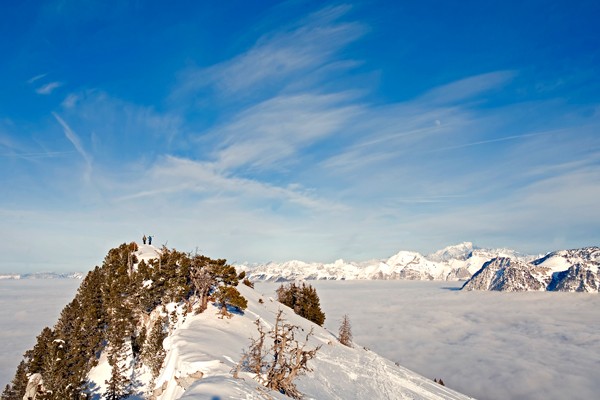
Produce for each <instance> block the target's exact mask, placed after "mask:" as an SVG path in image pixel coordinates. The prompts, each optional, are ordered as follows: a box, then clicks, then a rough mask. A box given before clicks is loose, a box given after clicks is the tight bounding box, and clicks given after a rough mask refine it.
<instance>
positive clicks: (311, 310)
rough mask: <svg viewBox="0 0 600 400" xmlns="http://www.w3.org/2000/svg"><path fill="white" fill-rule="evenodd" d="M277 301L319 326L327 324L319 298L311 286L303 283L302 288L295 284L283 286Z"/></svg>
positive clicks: (279, 290) (280, 288) (278, 292)
mask: <svg viewBox="0 0 600 400" xmlns="http://www.w3.org/2000/svg"><path fill="white" fill-rule="evenodd" d="M277 300H278V301H279V302H280V303H282V304H285V305H286V306H288V307H290V308H291V309H293V310H294V312H295V313H296V314H298V315H300V316H301V317H304V318H306V319H308V320H309V321H312V322H314V323H315V324H317V325H320V326H322V325H323V323H324V322H325V313H323V311H322V310H321V303H320V300H319V296H318V295H317V291H316V289H314V288H313V287H312V286H311V285H307V284H305V283H303V284H302V286H298V285H296V284H295V283H293V282H292V283H290V284H288V285H287V286H284V285H281V286H280V287H279V288H278V289H277Z"/></svg>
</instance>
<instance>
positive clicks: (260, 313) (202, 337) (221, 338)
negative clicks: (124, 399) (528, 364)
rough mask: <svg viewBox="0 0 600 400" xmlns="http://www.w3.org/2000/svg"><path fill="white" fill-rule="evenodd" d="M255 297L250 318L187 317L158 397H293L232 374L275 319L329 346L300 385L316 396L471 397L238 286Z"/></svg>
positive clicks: (172, 340)
mask: <svg viewBox="0 0 600 400" xmlns="http://www.w3.org/2000/svg"><path fill="white" fill-rule="evenodd" d="M238 289H239V291H240V292H241V293H242V295H243V296H244V297H245V298H246V299H247V300H248V308H247V309H246V310H245V312H244V313H243V314H236V315H234V316H233V317H232V318H231V319H221V318H220V317H219V316H218V309H217V307H212V306H211V307H209V309H208V310H206V311H205V312H204V313H202V314H199V315H188V316H187V317H186V319H185V320H184V321H183V322H182V323H181V324H180V325H179V326H178V327H177V328H176V329H175V330H174V331H173V332H172V333H171V334H170V335H169V337H167V339H165V341H164V346H165V349H166V350H167V356H166V358H165V361H164V364H163V369H162V371H161V374H160V375H159V377H158V378H157V379H156V382H155V386H154V390H153V398H154V399H156V400H174V399H189V400H192V399H209V398H227V399H264V398H272V399H289V397H285V396H284V395H282V394H280V393H276V392H273V391H269V390H267V389H265V388H264V387H262V386H260V384H258V383H257V382H256V380H254V379H253V377H252V375H251V374H250V373H242V374H241V375H240V377H241V379H234V378H233V377H232V370H233V369H234V367H235V365H236V364H237V362H238V361H239V359H240V357H241V349H242V348H245V347H247V346H248V345H249V343H250V339H249V338H251V337H256V336H257V331H256V326H255V321H256V320H257V319H259V320H260V321H261V323H262V324H263V325H264V326H266V327H272V326H274V324H275V315H276V314H277V311H278V310H280V309H281V310H283V313H284V317H285V319H286V320H287V321H289V322H290V323H292V324H294V325H297V326H298V327H299V329H300V331H301V332H305V333H306V332H309V331H310V330H311V329H314V336H312V337H311V339H310V340H309V344H308V345H309V346H310V347H316V346H318V345H321V346H322V347H321V349H320V350H319V351H318V352H317V357H316V358H315V359H314V360H311V361H310V362H309V365H310V367H311V368H312V369H313V371H312V372H309V373H308V375H305V376H301V377H300V378H298V380H297V381H296V383H297V387H298V389H299V390H300V391H301V392H302V393H303V394H304V395H305V398H308V399H311V398H312V399H323V400H328V399H357V400H358V399H439V400H442V399H444V400H447V399H450V400H452V399H455V400H460V399H468V398H469V397H468V396H465V395H462V394H460V393H457V392H455V391H453V390H451V389H449V388H446V387H444V386H441V385H439V384H437V383H435V382H433V381H432V380H431V379H429V378H425V377H423V376H420V375H418V374H416V373H414V372H412V371H410V370H408V369H406V368H404V367H401V366H398V365H395V364H394V363H393V362H391V361H389V360H386V359H384V358H383V357H380V356H379V355H377V354H375V353H373V352H372V351H370V350H367V349H365V348H362V347H361V346H360V345H358V344H355V345H354V347H353V348H349V347H346V346H343V345H341V344H340V343H339V342H338V341H337V338H336V337H335V336H334V335H333V334H332V333H331V332H329V331H327V330H326V329H324V328H322V327H320V326H318V325H315V324H313V323H312V322H310V321H308V320H306V319H304V318H302V317H299V316H298V315H296V314H294V312H293V311H292V310H291V309H289V308H288V307H286V306H283V305H282V304H280V303H278V302H277V301H275V300H273V299H272V298H269V297H265V296H264V295H262V294H260V293H258V292H257V291H255V290H253V289H251V288H249V287H247V286H244V285H239V286H238Z"/></svg>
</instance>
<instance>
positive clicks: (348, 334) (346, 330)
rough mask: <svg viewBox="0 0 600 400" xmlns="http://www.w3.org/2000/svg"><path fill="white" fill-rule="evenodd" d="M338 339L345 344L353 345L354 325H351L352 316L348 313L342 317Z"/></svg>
mask: <svg viewBox="0 0 600 400" xmlns="http://www.w3.org/2000/svg"><path fill="white" fill-rule="evenodd" d="M338 340H339V341H340V343H341V344H343V345H344V346H348V347H352V327H351V326H350V318H349V317H348V315H347V314H344V317H343V318H342V324H341V325H340V331H339V336H338Z"/></svg>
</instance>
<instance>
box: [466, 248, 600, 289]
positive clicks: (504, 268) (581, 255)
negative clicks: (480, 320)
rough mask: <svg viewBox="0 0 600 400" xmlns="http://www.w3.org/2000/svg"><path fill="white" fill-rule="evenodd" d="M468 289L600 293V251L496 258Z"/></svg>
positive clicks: (580, 250)
mask: <svg viewBox="0 0 600 400" xmlns="http://www.w3.org/2000/svg"><path fill="white" fill-rule="evenodd" d="M463 289H464V290H497V291H505V292H514V291H538V290H547V291H565V292H591V293H598V292H599V291H600V248H598V247H585V248H581V249H572V250H560V251H555V252H552V253H549V254H547V255H546V256H544V257H541V258H538V259H536V260H531V261H530V262H526V261H525V260H514V259H513V260H511V259H508V258H495V259H493V260H491V261H489V262H487V263H485V264H484V265H483V266H482V268H481V269H480V270H479V271H477V272H476V273H475V274H474V275H473V277H472V278H471V279H470V280H469V281H468V282H466V283H465V284H464V286H463Z"/></svg>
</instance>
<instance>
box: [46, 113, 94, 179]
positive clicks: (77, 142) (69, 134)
mask: <svg viewBox="0 0 600 400" xmlns="http://www.w3.org/2000/svg"><path fill="white" fill-rule="evenodd" d="M52 115H53V116H54V118H55V119H56V121H57V122H58V123H59V124H60V125H61V126H62V128H63V132H64V134H65V137H66V138H67V139H68V140H69V142H71V144H72V145H73V147H75V150H77V152H78V153H79V155H80V156H81V157H82V158H83V160H84V161H85V166H86V169H85V174H84V177H85V180H86V181H87V182H89V181H90V179H91V175H92V157H91V156H90V155H89V154H88V152H87V151H86V150H85V149H84V147H83V144H82V143H81V139H80V138H79V136H78V135H77V134H76V133H75V132H73V130H72V129H71V127H70V126H69V125H68V124H67V123H66V122H65V121H64V120H63V119H62V118H61V117H60V116H59V115H58V114H57V113H55V112H53V113H52Z"/></svg>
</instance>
